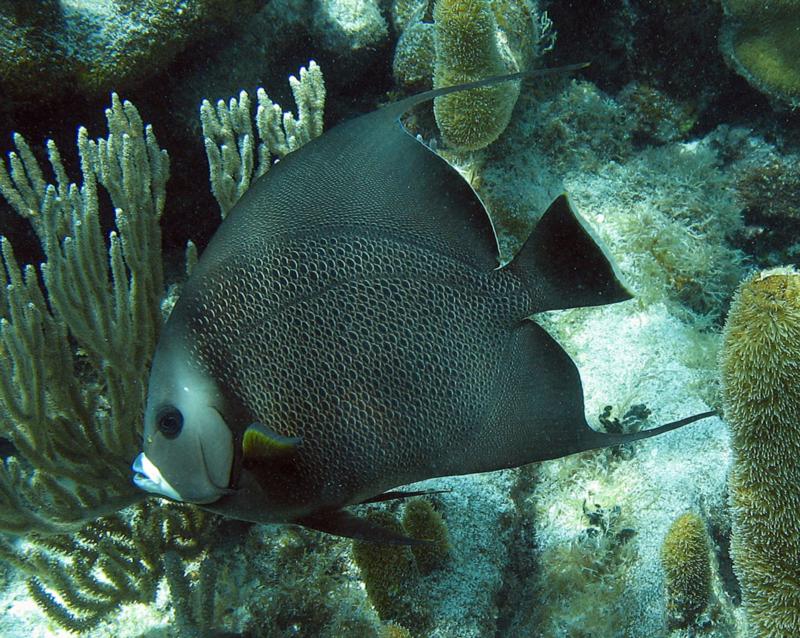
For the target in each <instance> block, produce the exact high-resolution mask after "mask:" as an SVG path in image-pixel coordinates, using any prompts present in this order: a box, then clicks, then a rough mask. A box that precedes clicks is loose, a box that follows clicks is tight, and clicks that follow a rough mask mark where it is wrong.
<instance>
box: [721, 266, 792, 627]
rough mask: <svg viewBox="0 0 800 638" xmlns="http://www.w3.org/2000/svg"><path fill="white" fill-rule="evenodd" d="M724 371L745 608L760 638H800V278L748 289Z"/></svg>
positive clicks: (760, 282)
mask: <svg viewBox="0 0 800 638" xmlns="http://www.w3.org/2000/svg"><path fill="white" fill-rule="evenodd" d="M720 366H721V376H722V383H723V399H724V406H725V418H726V419H727V421H728V422H729V424H730V427H731V432H732V435H733V439H732V445H733V451H734V461H733V467H732V470H731V475H730V479H729V490H730V501H731V508H732V517H733V525H732V538H731V554H732V556H733V560H734V569H735V571H736V575H737V576H738V578H739V582H740V584H741V587H742V602H743V604H744V607H745V609H746V610H747V614H748V617H749V619H750V621H751V623H752V625H753V634H754V635H757V636H759V638H779V637H782V638H785V637H788V636H800V586H799V585H798V583H800V514H798V512H800V383H798V378H800V273H798V272H796V271H794V270H792V269H788V268H781V269H773V270H768V271H763V272H760V273H756V274H755V275H753V276H752V277H750V278H748V279H746V280H745V281H744V282H743V283H742V284H741V286H740V287H739V289H738V290H737V292H736V295H735V296H734V300H733V303H732V305H731V309H730V314H729V316H728V321H727V323H726V325H725V331H724V340H723V349H722V353H721V357H720Z"/></svg>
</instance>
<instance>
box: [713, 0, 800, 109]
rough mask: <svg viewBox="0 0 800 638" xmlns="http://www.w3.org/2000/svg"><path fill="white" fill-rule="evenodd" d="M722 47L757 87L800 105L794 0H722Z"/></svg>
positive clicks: (799, 25) (799, 9)
mask: <svg viewBox="0 0 800 638" xmlns="http://www.w3.org/2000/svg"><path fill="white" fill-rule="evenodd" d="M722 4H723V7H724V8H725V16H726V21H725V27H724V29H723V31H722V49H723V51H724V52H725V53H726V55H727V56H728V59H729V60H730V62H731V63H732V65H733V67H734V68H735V69H736V70H737V71H738V72H739V73H740V74H741V75H742V76H744V78H745V79H746V80H747V81H748V82H750V83H751V84H752V85H753V86H754V87H756V88H757V89H758V90H760V91H762V92H763V93H765V94H766V95H768V96H770V97H772V98H774V99H775V100H777V101H778V102H782V103H783V104H788V105H789V106H791V107H792V108H796V107H797V106H800V63H798V59H797V55H796V52H797V47H798V45H800V40H799V39H798V35H797V34H798V30H800V5H798V3H797V2H796V1H795V0H779V1H777V2H766V3H765V2H759V1H757V0H723V3H722Z"/></svg>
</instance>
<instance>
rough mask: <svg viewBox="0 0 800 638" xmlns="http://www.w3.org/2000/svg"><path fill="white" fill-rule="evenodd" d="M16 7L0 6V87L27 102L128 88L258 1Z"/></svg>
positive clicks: (110, 1)
mask: <svg viewBox="0 0 800 638" xmlns="http://www.w3.org/2000/svg"><path fill="white" fill-rule="evenodd" d="M23 4H24V6H23ZM23 4H20V3H17V2H11V1H9V0H4V1H3V2H2V3H0V60H1V61H2V63H0V86H2V88H3V89H4V91H5V92H7V93H8V94H9V95H12V96H14V97H15V99H19V100H35V99H38V98H40V97H43V96H47V95H52V94H55V93H57V92H59V91H60V90H62V89H63V87H72V90H74V91H75V92H78V93H81V94H84V95H98V94H102V93H105V92H107V91H110V90H111V89H112V88H113V89H115V90H117V91H120V90H125V89H129V88H130V87H132V86H133V85H135V84H136V83H138V82H140V81H142V80H143V79H145V78H147V77H149V76H152V75H153V74H154V73H156V72H157V71H159V70H162V69H164V68H165V67H166V66H167V65H168V64H169V63H170V62H171V61H172V60H173V59H174V58H175V56H176V55H177V54H178V53H179V52H181V51H182V50H183V49H185V48H186V47H187V46H188V45H189V44H190V43H191V42H192V41H193V40H196V39H198V38H201V37H203V36H205V35H208V33H209V32H213V31H214V30H215V29H218V27H219V25H220V24H223V23H227V24H233V23H235V22H237V21H241V19H242V18H243V16H246V15H248V14H250V13H253V12H254V11H255V10H257V9H258V8H260V6H262V5H263V0H246V1H245V2H239V3H237V6H236V11H235V12H234V11H229V10H228V5H227V3H226V2H224V1H221V0H201V1H199V2H190V3H186V2H182V1H181V0H167V1H164V0H147V1H145V2H132V1H130V0H98V1H95V2H88V1H86V0H76V1H74V2H69V3H62V2H54V1H47V2H32V3H23Z"/></svg>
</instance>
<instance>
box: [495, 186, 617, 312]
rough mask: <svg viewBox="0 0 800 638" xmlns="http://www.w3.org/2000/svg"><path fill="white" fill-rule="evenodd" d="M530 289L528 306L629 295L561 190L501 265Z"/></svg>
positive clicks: (571, 305)
mask: <svg viewBox="0 0 800 638" xmlns="http://www.w3.org/2000/svg"><path fill="white" fill-rule="evenodd" d="M506 267H507V268H509V269H510V270H511V271H512V272H514V273H515V274H516V275H517V276H518V277H520V279H522V280H523V281H524V282H525V283H526V284H527V287H528V290H530V291H531V293H532V296H533V304H534V307H533V308H531V312H541V311H543V310H561V309H564V308H578V307H582V306H599V305H603V304H609V303H615V302H617V301H625V300H626V299H630V298H631V297H632V295H631V293H630V292H628V290H627V289H626V288H625V286H624V285H623V284H622V283H621V281H620V277H619V275H618V274H617V272H616V269H615V268H614V265H613V263H612V261H611V259H610V258H609V257H608V256H607V255H606V253H605V251H604V249H603V248H602V244H601V242H600V240H599V239H598V238H596V237H595V236H594V233H593V232H592V231H591V229H589V227H588V226H587V225H586V224H585V222H584V221H583V220H582V219H581V218H580V216H579V215H578V214H577V213H575V212H574V211H573V210H572V207H571V206H570V204H569V200H568V199H567V196H566V195H560V196H559V197H557V198H556V199H555V201H554V202H553V203H552V204H550V207H549V208H548V209H547V212H545V214H544V215H543V216H542V218H541V219H540V220H539V223H538V224H537V225H536V228H534V229H533V232H531V234H530V236H529V237H528V240H527V241H526V242H525V245H524V246H523V247H522V250H520V251H519V253H518V254H517V255H516V257H514V259H513V260H512V261H511V262H510V263H509V264H508V266H506Z"/></svg>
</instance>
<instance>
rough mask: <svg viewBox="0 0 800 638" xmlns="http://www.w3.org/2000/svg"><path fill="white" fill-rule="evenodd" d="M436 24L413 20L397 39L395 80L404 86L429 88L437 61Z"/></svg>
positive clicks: (393, 69)
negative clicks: (435, 46)
mask: <svg viewBox="0 0 800 638" xmlns="http://www.w3.org/2000/svg"><path fill="white" fill-rule="evenodd" d="M434 32H435V26H434V25H433V24H432V23H430V22H412V23H410V24H409V25H408V27H406V29H405V31H403V33H402V35H401V36H400V39H399V40H398V41H397V47H396V48H395V51H394V61H393V62H392V72H393V73H394V79H395V81H396V82H397V83H398V84H400V85H401V86H403V87H407V88H413V89H429V88H431V86H432V81H433V67H434V63H435V61H436V55H435V48H434V43H433V41H434Z"/></svg>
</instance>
